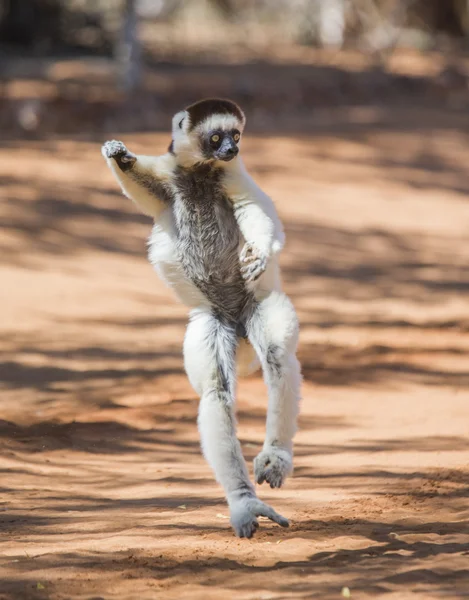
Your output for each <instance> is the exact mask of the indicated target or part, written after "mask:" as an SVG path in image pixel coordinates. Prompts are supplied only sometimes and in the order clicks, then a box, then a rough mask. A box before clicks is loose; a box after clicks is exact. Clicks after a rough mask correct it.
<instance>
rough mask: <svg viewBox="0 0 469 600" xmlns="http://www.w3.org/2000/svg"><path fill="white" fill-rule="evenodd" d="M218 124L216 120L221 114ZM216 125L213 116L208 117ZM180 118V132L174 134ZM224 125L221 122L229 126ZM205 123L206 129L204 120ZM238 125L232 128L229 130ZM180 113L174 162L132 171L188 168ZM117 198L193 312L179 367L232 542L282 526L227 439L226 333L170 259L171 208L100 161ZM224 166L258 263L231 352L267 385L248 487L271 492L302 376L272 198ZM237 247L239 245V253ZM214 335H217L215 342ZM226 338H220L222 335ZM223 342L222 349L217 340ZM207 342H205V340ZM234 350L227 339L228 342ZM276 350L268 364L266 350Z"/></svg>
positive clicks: (147, 162) (242, 370)
mask: <svg viewBox="0 0 469 600" xmlns="http://www.w3.org/2000/svg"><path fill="white" fill-rule="evenodd" d="M222 116H223V118H224V119H225V115H222ZM213 118H214V119H215V118H216V119H219V118H220V115H215V116H214V117H213ZM181 119H184V121H183V124H182V129H180V128H179V123H180V121H181ZM224 122H225V124H227V126H228V125H230V121H229V119H225V121H224ZM204 125H208V123H207V122H205V124H204ZM238 125H239V123H238ZM187 127H188V119H187V113H185V111H182V112H181V113H178V114H177V115H176V116H175V117H174V120H173V142H174V146H175V150H176V154H177V159H176V157H175V156H173V155H172V154H169V153H168V154H166V155H164V156H161V157H156V158H150V157H141V156H138V157H137V161H136V163H135V165H134V167H132V168H133V169H139V170H141V171H142V172H144V173H146V174H147V175H148V174H153V175H155V177H158V178H160V179H164V180H165V181H167V182H169V185H170V179H171V173H172V171H173V170H174V168H175V166H176V164H193V163H194V161H195V159H196V157H197V152H198V150H197V148H196V147H195V145H193V144H192V141H191V138H190V136H187ZM107 161H108V164H109V166H110V167H111V169H112V170H113V172H114V174H115V175H116V177H117V179H118V181H119V183H120V185H121V187H122V189H123V191H124V193H125V194H126V195H127V196H129V197H130V198H132V200H133V201H134V202H135V203H136V204H137V206H139V207H140V209H141V210H142V211H143V212H145V213H146V214H149V215H151V216H153V217H154V220H155V223H154V226H153V230H152V233H151V236H150V239H149V258H150V261H151V263H152V264H153V265H154V267H155V268H156V270H157V271H158V273H159V275H160V276H161V278H162V279H163V280H164V281H165V282H166V283H167V284H168V285H169V286H170V287H171V288H172V289H173V290H174V291H175V293H176V295H177V296H178V297H179V299H180V300H181V301H182V302H183V303H184V304H185V305H187V306H189V307H191V308H192V311H191V318H190V322H189V325H188V328H187V332H186V336H185V341H184V364H185V368H186V372H187V374H188V377H189V380H190V382H191V384H192V386H193V387H194V389H195V390H196V391H197V393H198V394H199V395H200V397H201V401H200V411H199V419H198V423H199V429H200V434H201V439H202V448H203V452H204V455H205V456H206V458H207V460H208V462H209V463H210V465H211V466H212V468H213V470H214V472H215V476H216V478H217V480H218V481H219V482H220V484H221V485H222V486H223V488H224V490H225V493H226V496H227V500H228V503H229V505H230V510H231V522H232V524H233V527H234V528H235V530H236V532H237V534H238V535H240V536H248V537H250V535H252V533H253V532H254V530H255V527H256V526H257V520H256V517H257V516H258V515H265V516H268V517H269V518H271V519H273V520H274V521H276V522H278V523H279V524H281V525H284V526H285V525H286V524H287V521H286V520H285V519H283V517H281V516H280V515H278V514H277V513H275V511H273V509H272V508H270V507H269V506H268V505H266V504H264V503H262V502H261V501H260V500H258V499H257V498H256V496H255V492H254V489H253V488H252V485H251V484H250V482H249V477H248V472H247V469H246V465H245V463H244V459H243V456H242V452H241V448H240V445H239V442H238V440H237V437H236V423H235V416H234V394H235V373H234V361H235V357H234V354H233V351H232V349H233V347H234V346H233V344H231V345H230V343H229V336H230V332H229V331H228V332H223V331H221V330H220V331H218V333H217V331H216V327H217V326H219V324H218V325H217V323H218V322H217V321H216V319H215V318H214V317H213V316H212V314H211V312H210V307H209V305H208V302H207V300H206V299H205V297H204V296H203V295H202V294H201V292H200V291H199V290H198V289H197V288H196V287H195V286H194V285H193V284H192V283H191V282H190V281H189V280H188V279H187V278H186V277H185V274H184V272H183V270H182V267H181V265H180V262H179V258H178V256H177V252H176V231H175V226H174V220H173V216H172V212H171V209H170V208H168V207H167V206H166V205H165V204H164V202H163V201H162V200H160V199H158V198H156V197H155V196H152V195H151V194H150V193H149V192H148V191H147V190H146V189H143V188H141V187H139V186H138V185H137V184H136V183H134V182H133V181H132V180H131V178H130V177H129V175H128V174H126V173H124V172H122V171H120V169H119V168H118V167H117V166H116V165H115V163H114V160H112V159H107ZM220 166H222V167H223V168H225V174H226V177H225V180H224V181H225V187H226V191H227V194H228V196H229V197H230V199H231V201H232V202H233V210H234V214H235V216H236V219H237V222H238V224H239V227H240V230H241V233H242V236H243V238H244V240H243V241H248V242H251V243H252V244H253V245H254V247H255V249H256V251H257V252H258V253H259V255H262V256H263V257H265V258H266V259H267V266H266V269H265V271H264V272H263V273H262V275H261V276H260V277H259V278H258V279H257V280H256V281H253V282H252V283H249V284H248V285H249V286H250V288H251V289H252V291H253V292H254V295H255V297H256V299H257V300H258V302H259V305H258V307H257V309H256V311H255V313H254V315H253V316H252V318H251V319H250V321H249V323H248V326H247V329H248V331H247V333H248V336H249V343H247V342H246V341H244V340H241V342H240V343H239V346H238V351H237V359H238V374H240V375H241V374H248V373H250V372H252V371H253V370H255V369H256V368H257V367H258V366H259V359H260V361H261V363H262V367H263V371H264V377H265V381H266V384H267V387H268V394H269V405H268V412H267V424H266V428H267V432H266V438H265V443H264V447H263V450H262V452H261V453H260V454H259V455H258V457H257V458H256V460H255V463H254V465H255V476H256V480H257V481H260V482H262V481H264V480H265V481H267V482H269V483H270V484H271V485H272V486H273V487H278V486H280V485H281V484H282V483H283V481H284V478H285V477H286V476H287V475H288V474H289V473H290V472H291V470H292V455H293V450H292V445H293V444H292V440H293V436H294V434H295V430H296V418H297V413H298V403H299V390H300V384H301V374H300V367H299V363H298V361H297V359H296V356H295V352H296V346H297V339H298V321H297V317H296V314H295V311H294V308H293V306H292V304H291V302H290V300H289V299H288V298H287V297H286V296H285V294H284V293H283V292H282V291H281V282H280V272H279V265H278V253H279V252H280V250H281V248H282V247H283V244H284V233H283V228H282V225H281V222H280V220H279V218H278V216H277V213H276V210H275V207H274V204H273V202H272V200H271V199H270V198H269V197H268V196H267V195H266V194H264V193H263V192H262V191H261V190H260V188H259V187H258V186H257V185H256V184H255V183H254V181H253V180H252V178H251V177H250V176H249V175H248V173H247V171H246V169H245V167H244V165H243V163H242V161H241V159H240V158H239V157H238V158H237V159H235V160H233V161H231V162H229V163H223V164H221V163H220ZM240 250H241V247H240ZM217 336H218V337H217ZM223 336H225V337H223ZM225 339H226V340H227V341H226V343H225V341H224V340H225ZM212 342H213V343H212ZM234 343H236V340H235V342H234ZM272 348H274V349H275V360H273V361H272V360H269V351H270V350H271V349H272ZM220 361H221V362H222V363H223V364H225V365H227V369H228V371H229V372H230V373H231V371H230V369H231V366H230V365H233V372H232V373H231V374H230V376H229V382H228V383H229V385H228V388H227V389H225V388H221V387H220V384H219V383H217V365H218V364H220Z"/></svg>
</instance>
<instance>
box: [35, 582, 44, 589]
mask: <svg viewBox="0 0 469 600" xmlns="http://www.w3.org/2000/svg"><path fill="white" fill-rule="evenodd" d="M36 588H37V589H38V590H45V589H46V586H45V585H42V583H41V582H40V581H38V582H37V584H36Z"/></svg>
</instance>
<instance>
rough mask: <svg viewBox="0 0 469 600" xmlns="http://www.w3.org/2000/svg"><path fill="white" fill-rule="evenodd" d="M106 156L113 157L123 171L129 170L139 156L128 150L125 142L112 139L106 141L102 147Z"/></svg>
mask: <svg viewBox="0 0 469 600" xmlns="http://www.w3.org/2000/svg"><path fill="white" fill-rule="evenodd" d="M101 152H102V154H103V156H104V158H113V159H114V160H115V161H116V163H117V165H118V167H119V169H121V171H128V170H129V169H131V168H132V167H133V165H134V164H135V161H136V160H137V157H136V156H135V154H133V153H132V152H130V151H129V150H127V148H126V146H125V144H124V143H123V142H118V141H117V140H111V141H110V142H105V143H104V145H103V147H102V148H101Z"/></svg>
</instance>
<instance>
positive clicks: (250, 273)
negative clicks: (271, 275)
mask: <svg viewBox="0 0 469 600" xmlns="http://www.w3.org/2000/svg"><path fill="white" fill-rule="evenodd" d="M239 259H240V261H241V275H242V277H243V279H244V280H245V281H256V279H259V277H260V276H261V275H262V273H263V272H264V271H265V269H266V267H267V257H266V256H264V255H262V254H261V253H260V252H259V251H258V250H257V248H256V246H255V245H254V243H253V242H246V243H245V244H244V247H243V249H242V250H241V254H240V257H239Z"/></svg>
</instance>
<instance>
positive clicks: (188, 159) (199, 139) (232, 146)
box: [170, 98, 246, 166]
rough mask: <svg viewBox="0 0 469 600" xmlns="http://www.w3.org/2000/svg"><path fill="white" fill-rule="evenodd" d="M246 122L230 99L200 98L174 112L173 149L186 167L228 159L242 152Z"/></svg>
mask: <svg viewBox="0 0 469 600" xmlns="http://www.w3.org/2000/svg"><path fill="white" fill-rule="evenodd" d="M245 122H246V118H245V116H244V113H243V111H242V110H241V109H240V108H239V106H238V105H237V104H235V103H234V102H231V100H220V99H218V98H213V99H207V100H200V101H199V102H196V103H195V104H191V105H190V106H188V107H187V108H185V109H184V110H182V111H180V112H178V113H177V114H175V115H174V117H173V132H172V133H173V140H172V142H171V146H170V151H171V152H172V153H173V154H174V155H175V156H176V158H177V159H178V162H180V163H181V164H184V165H185V166H190V165H193V164H196V163H201V162H210V161H213V162H214V161H224V162H228V161H230V160H233V159H234V158H236V156H237V154H238V152H239V142H240V139H241V134H242V133H243V129H244V125H245Z"/></svg>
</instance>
